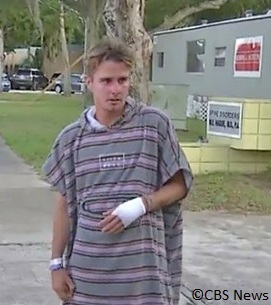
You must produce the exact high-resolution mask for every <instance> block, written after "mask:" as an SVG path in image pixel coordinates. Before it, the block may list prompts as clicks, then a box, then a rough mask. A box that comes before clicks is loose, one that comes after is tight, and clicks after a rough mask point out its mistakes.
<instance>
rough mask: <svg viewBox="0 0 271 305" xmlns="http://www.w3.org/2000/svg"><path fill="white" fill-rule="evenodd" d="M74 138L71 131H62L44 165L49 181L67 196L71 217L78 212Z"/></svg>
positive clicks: (44, 171)
mask: <svg viewBox="0 0 271 305" xmlns="http://www.w3.org/2000/svg"><path fill="white" fill-rule="evenodd" d="M74 140H75V137H74V135H73V134H71V133H70V132H68V131H66V130H64V131H62V132H60V133H59V135H58V136H57V138H56V140H55V142H54V144H53V147H52V149H51V151H50V153H49V155H48V157H47V159H46V160H45V163H44V164H43V166H42V169H43V173H44V175H45V178H46V180H47V182H48V183H49V184H51V185H52V186H53V187H54V188H55V189H56V190H57V191H58V192H60V193H61V194H62V195H63V196H64V197H65V199H66V201H67V204H68V211H69V215H70V217H72V216H73V215H74V214H75V213H76V208H77V200H76V179H75V169H74V158H73V144H74Z"/></svg>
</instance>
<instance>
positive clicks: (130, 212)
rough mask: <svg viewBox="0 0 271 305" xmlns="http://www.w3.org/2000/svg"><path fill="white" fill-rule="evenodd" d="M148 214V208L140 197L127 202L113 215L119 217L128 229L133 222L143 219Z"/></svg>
mask: <svg viewBox="0 0 271 305" xmlns="http://www.w3.org/2000/svg"><path fill="white" fill-rule="evenodd" d="M145 213H146V208H145V205H144V203H143V200H142V199H141V198H140V197H138V198H135V199H132V200H129V201H126V202H124V203H122V204H121V205H119V206H118V207H117V208H116V209H115V210H114V211H113V212H112V215H117V216H118V217H119V218H120V220H121V221H122V223H123V225H124V227H125V228H126V227H128V226H129V225H130V224H131V223H132V222H133V221H135V220H136V219H138V218H139V217H141V216H142V215H144V214H145Z"/></svg>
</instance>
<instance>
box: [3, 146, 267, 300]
mask: <svg viewBox="0 0 271 305" xmlns="http://www.w3.org/2000/svg"><path fill="white" fill-rule="evenodd" d="M270 197H271V195H270ZM53 199H54V193H53V192H51V191H50V190H49V187H48V185H47V184H46V183H44V182H42V181H40V180H39V178H38V177H37V176H36V175H35V174H34V173H33V172H32V170H31V168H30V167H28V166H26V165H24V163H23V161H22V160H21V159H19V158H18V157H17V156H16V155H15V154H14V153H13V152H12V151H11V150H10V149H9V148H8V147H6V146H5V145H4V143H3V141H1V140H0V305H38V304H39V305H59V301H58V299H57V298H56V296H55V295H54V293H53V292H52V291H51V288H50V274H49V272H48V268H47V267H48V259H49V257H50V239H51V222H52V219H51V215H52V206H53ZM183 255H184V260H183V289H182V295H181V302H180V305H193V304H215V305H220V304H225V305H228V304H229V305H235V304H248V305H254V304H270V301H271V284H270V283H271V267H270V262H271V216H249V217H244V216H240V215H236V216H231V215H223V214H218V213H209V212H208V213H207V212H206V213H188V212H185V213H184V248H183ZM194 289H202V290H215V289H217V290H228V291H225V293H226V295H228V296H229V297H228V300H222V299H221V300H219V292H217V296H216V298H217V300H210V301H208V300H204V302H201V301H195V300H193V298H192V291H193V290H194ZM235 289H236V290H238V292H239V295H240V290H243V293H245V292H247V293H253V292H254V293H256V292H258V293H268V297H269V300H261V301H259V300H253V296H251V297H250V298H249V295H246V298H245V299H244V300H243V301H241V300H239V299H238V298H237V300H234V294H233V291H234V290H235ZM198 293H199V292H198ZM226 295H224V298H226ZM212 297H214V294H213V293H212V292H209V293H208V294H207V298H212ZM222 297H223V295H222ZM235 297H237V295H235ZM254 298H255V297H254ZM127 305H129V304H127ZM154 305H155V304H154Z"/></svg>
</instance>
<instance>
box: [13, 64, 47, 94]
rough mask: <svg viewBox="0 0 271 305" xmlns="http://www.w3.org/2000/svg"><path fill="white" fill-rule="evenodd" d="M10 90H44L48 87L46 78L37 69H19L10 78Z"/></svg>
mask: <svg viewBox="0 0 271 305" xmlns="http://www.w3.org/2000/svg"><path fill="white" fill-rule="evenodd" d="M10 81H11V88H12V89H21V88H25V89H28V90H38V89H44V88H45V87H46V86H47V85H48V82H49V81H48V78H47V77H46V76H45V75H44V74H43V73H42V72H41V71H40V70H38V69H32V68H19V69H18V71H17V72H16V73H15V74H13V75H12V76H11V77H10Z"/></svg>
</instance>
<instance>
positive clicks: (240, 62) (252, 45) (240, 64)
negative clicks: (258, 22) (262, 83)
mask: <svg viewBox="0 0 271 305" xmlns="http://www.w3.org/2000/svg"><path fill="white" fill-rule="evenodd" d="M262 50H263V37H262V36H258V37H247V38H238V39H236V42H235V52H234V76H236V77H261V68H262Z"/></svg>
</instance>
